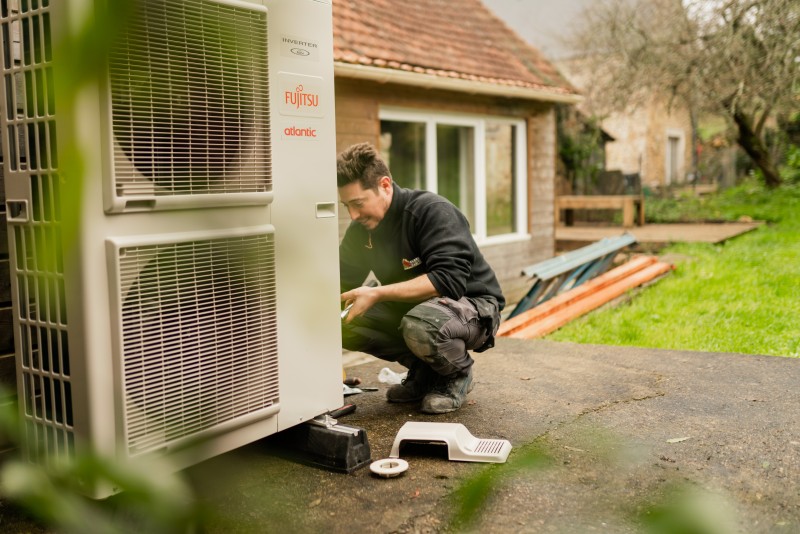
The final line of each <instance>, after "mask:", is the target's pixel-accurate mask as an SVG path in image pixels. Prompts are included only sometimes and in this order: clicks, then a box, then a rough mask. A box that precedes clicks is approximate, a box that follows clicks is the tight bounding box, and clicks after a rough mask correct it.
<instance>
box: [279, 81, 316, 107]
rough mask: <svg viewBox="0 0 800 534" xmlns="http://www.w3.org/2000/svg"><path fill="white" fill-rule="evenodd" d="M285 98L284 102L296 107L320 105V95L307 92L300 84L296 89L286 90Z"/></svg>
mask: <svg viewBox="0 0 800 534" xmlns="http://www.w3.org/2000/svg"><path fill="white" fill-rule="evenodd" d="M283 98H284V103H286V104H289V105H290V106H294V107H295V108H296V109H300V108H316V107H319V95H315V94H313V93H306V92H305V91H304V90H303V86H302V85H298V86H297V87H296V88H295V90H294V91H284V94H283Z"/></svg>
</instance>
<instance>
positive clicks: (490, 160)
mask: <svg viewBox="0 0 800 534" xmlns="http://www.w3.org/2000/svg"><path fill="white" fill-rule="evenodd" d="M485 135H486V235H487V236H494V235H502V234H509V233H511V232H514V231H515V230H516V228H515V221H516V212H515V207H516V205H517V202H516V198H515V197H516V169H515V164H514V162H515V161H516V139H515V128H514V126H513V125H512V124H507V123H498V122H491V121H487V122H486V131H485Z"/></svg>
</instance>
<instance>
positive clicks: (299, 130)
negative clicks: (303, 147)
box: [283, 126, 317, 137]
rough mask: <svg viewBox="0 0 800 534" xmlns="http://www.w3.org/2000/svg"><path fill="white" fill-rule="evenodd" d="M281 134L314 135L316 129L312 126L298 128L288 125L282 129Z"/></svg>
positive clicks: (291, 135) (293, 135) (289, 135)
mask: <svg viewBox="0 0 800 534" xmlns="http://www.w3.org/2000/svg"><path fill="white" fill-rule="evenodd" d="M283 135H285V136H287V137H316V136H317V130H315V129H314V128H298V127H297V126H289V127H288V128H284V129H283Z"/></svg>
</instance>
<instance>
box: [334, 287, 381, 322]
mask: <svg viewBox="0 0 800 534" xmlns="http://www.w3.org/2000/svg"><path fill="white" fill-rule="evenodd" d="M378 289H379V287H371V286H361V287H357V288H355V289H351V290H350V291H345V292H344V293H342V295H341V300H342V301H344V303H345V307H347V306H350V311H349V312H347V316H346V317H345V318H344V322H345V323H349V322H350V321H352V320H353V318H355V317H358V316H359V315H364V313H366V311H367V310H368V309H370V308H371V307H373V306H374V305H375V304H377V303H378V302H380V294H379V291H378Z"/></svg>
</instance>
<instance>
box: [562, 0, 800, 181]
mask: <svg viewBox="0 0 800 534" xmlns="http://www.w3.org/2000/svg"><path fill="white" fill-rule="evenodd" d="M585 15H586V17H585V19H584V20H583V22H582V24H581V26H580V27H578V28H577V30H576V32H575V34H574V37H573V39H572V41H573V42H572V44H573V46H574V47H575V48H576V49H578V50H580V51H581V52H582V54H583V55H584V57H585V58H592V60H591V61H592V63H593V64H594V65H596V68H595V69H594V76H593V80H592V82H591V83H590V84H589V85H588V87H590V98H591V99H592V100H593V101H594V106H595V108H598V107H599V108H600V109H605V110H607V111H610V110H621V109H624V108H625V107H627V106H630V105H633V104H635V103H637V102H641V101H642V100H644V99H647V98H652V96H653V95H654V94H659V95H665V96H668V97H670V98H675V99H681V100H682V101H683V102H685V103H686V104H687V105H688V106H689V109H690V110H692V111H693V112H695V113H712V114H715V115H718V116H722V117H725V118H726V119H727V120H728V121H729V123H730V125H731V126H733V127H734V129H735V132H736V142H737V143H738V144H739V146H741V148H742V149H743V150H744V151H745V152H746V153H747V155H748V156H749V157H750V158H751V159H752V161H753V163H754V164H755V165H756V166H757V167H758V168H759V169H760V170H761V171H762V173H763V175H764V179H765V182H766V185H767V186H769V187H776V186H778V185H779V184H780V181H781V180H780V176H779V174H778V171H777V166H776V164H775V161H773V158H772V155H771V154H770V151H769V150H768V148H767V145H766V143H765V141H764V133H765V131H764V130H765V125H766V124H767V123H768V121H769V119H770V118H775V117H777V116H781V115H782V114H786V113H790V112H792V110H794V111H796V110H797V109H798V108H800V2H798V1H797V0H684V1H683V2H681V1H680V0H599V1H598V2H596V3H595V4H594V5H593V6H592V7H591V8H589V9H588V10H587V11H586V13H585Z"/></svg>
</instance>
